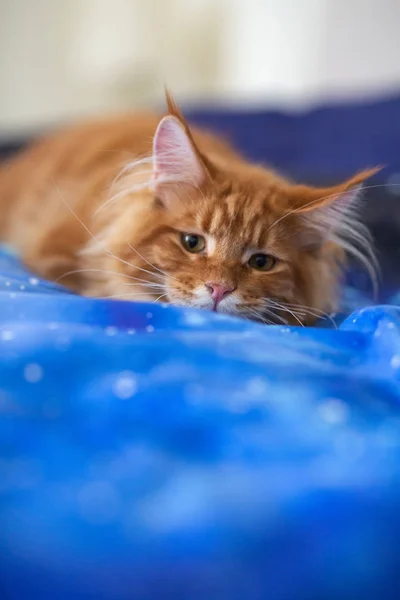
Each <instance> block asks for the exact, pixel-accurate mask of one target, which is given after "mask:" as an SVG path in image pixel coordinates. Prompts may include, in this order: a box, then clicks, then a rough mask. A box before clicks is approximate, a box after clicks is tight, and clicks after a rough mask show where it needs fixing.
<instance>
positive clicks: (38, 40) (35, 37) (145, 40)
mask: <svg viewBox="0 0 400 600" xmlns="http://www.w3.org/2000/svg"><path fill="white" fill-rule="evenodd" d="M399 30H400V0H346V1H345V0H68V2H66V1H65V0H0V135H3V136H4V135H14V134H18V132H19V131H23V130H25V129H26V128H35V127H37V126H41V125H42V124H45V123H48V122H53V121H58V120H60V119H63V120H65V119H70V118H74V117H75V116H76V115H80V114H86V113H90V114H92V113H95V112H103V111H105V110H113V109H119V108H122V107H127V106H136V105H144V104H149V103H154V102H156V101H157V100H160V99H161V97H162V90H163V85H164V84H165V83H168V85H169V86H170V88H171V89H172V90H173V91H174V93H175V95H176V96H177V97H178V98H179V99H180V100H195V99H199V98H200V99H201V98H203V99H207V100H214V101H219V102H240V103H242V102H246V103H250V104H257V105H263V106H271V105H274V106H275V105H277V104H278V105H280V106H285V107H287V108H297V107H299V106H300V107H303V106H308V105H309V104H313V103H315V102H318V101H319V100H321V99H324V98H329V97H332V96H333V97H335V96H336V97H342V96H348V95H351V96H352V95H357V94H358V95H359V94H361V95H365V94H378V93H384V92H386V91H387V90H400V41H399V39H400V35H399V33H400V31H399Z"/></svg>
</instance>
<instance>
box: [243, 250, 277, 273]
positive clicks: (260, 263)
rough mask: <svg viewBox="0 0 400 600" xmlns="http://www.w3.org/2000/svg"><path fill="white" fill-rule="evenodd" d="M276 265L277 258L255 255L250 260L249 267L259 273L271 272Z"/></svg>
mask: <svg viewBox="0 0 400 600" xmlns="http://www.w3.org/2000/svg"><path fill="white" fill-rule="evenodd" d="M275 264H276V258H274V257H273V256H271V255H270V254H253V256H251V257H250V258H249V261H248V265H249V267H251V268H252V269H256V270H257V271H270V270H271V269H272V268H273V267H274V266H275Z"/></svg>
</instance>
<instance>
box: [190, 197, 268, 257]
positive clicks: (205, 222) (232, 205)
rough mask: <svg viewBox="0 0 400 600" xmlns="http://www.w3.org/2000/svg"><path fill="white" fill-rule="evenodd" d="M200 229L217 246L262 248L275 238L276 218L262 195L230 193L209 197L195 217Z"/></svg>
mask: <svg viewBox="0 0 400 600" xmlns="http://www.w3.org/2000/svg"><path fill="white" fill-rule="evenodd" d="M195 219H196V225H197V227H199V229H200V230H201V231H202V232H204V233H205V234H207V235H208V236H210V237H212V238H213V239H214V240H215V241H216V243H218V242H220V243H221V242H226V241H229V242H231V243H234V244H235V245H241V246H254V247H263V246H264V245H266V244H267V242H268V241H269V240H271V238H273V237H275V236H274V231H273V229H274V227H273V226H274V222H276V221H277V219H278V215H277V213H276V212H275V211H274V210H273V209H272V208H271V206H270V204H269V202H268V198H266V197H265V195H261V194H258V195H257V194H254V195H250V194H230V195H226V196H225V197H223V198H217V199H213V198H210V199H209V201H208V202H204V203H203V205H202V206H201V207H199V210H198V212H197V213H196V215H195Z"/></svg>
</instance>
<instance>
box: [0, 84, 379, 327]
mask: <svg viewBox="0 0 400 600" xmlns="http://www.w3.org/2000/svg"><path fill="white" fill-rule="evenodd" d="M167 104H168V112H167V115H166V116H164V117H163V118H161V119H160V118H159V117H157V116H156V115H153V114H131V115H127V116H122V117H119V118H110V119H108V120H104V121H101V122H93V123H88V124H84V125H79V126H76V127H72V128H70V129H67V130H65V131H62V132H60V133H56V134H55V135H52V136H50V137H48V138H47V139H44V140H42V141H40V142H38V143H36V144H34V145H32V146H31V147H30V148H28V149H27V150H25V151H23V152H21V153H20V154H19V155H18V156H16V157H15V158H14V159H12V160H11V161H10V162H9V163H8V164H5V165H4V166H3V167H2V169H1V170H0V202H1V219H0V237H1V239H2V240H3V242H5V243H8V244H10V245H12V246H13V247H14V248H15V249H16V250H17V251H18V252H19V254H20V256H21V258H22V260H23V261H24V262H25V263H26V264H27V265H28V266H29V267H30V268H31V269H32V270H33V271H35V272H36V273H37V274H38V275H40V276H42V277H44V278H48V279H51V280H55V281H60V282H61V283H63V284H65V285H67V286H68V287H70V288H71V289H72V290H74V291H76V292H78V293H80V294H84V295H88V296H96V297H103V298H104V297H109V298H119V299H125V300H136V301H151V302H153V301H162V302H169V303H172V304H179V305H185V306H192V307H198V308H203V309H208V310H214V311H218V312H222V313H229V314H233V315H237V316H242V317H245V318H249V319H254V320H257V321H260V322H264V323H290V324H299V323H300V324H310V323H312V322H313V321H314V320H315V319H316V317H317V316H318V315H320V314H322V313H326V312H330V311H332V310H334V309H335V307H336V303H337V298H338V292H339V288H340V282H341V275H342V271H343V268H344V266H345V256H346V253H347V252H350V253H353V254H354V255H355V256H357V257H358V258H360V259H361V260H363V261H364V264H365V266H366V267H367V268H368V267H369V266H370V265H372V264H373V253H372V250H371V246H370V240H369V238H368V234H367V232H366V230H365V228H364V227H363V226H362V225H361V224H360V223H359V222H358V220H357V213H356V211H355V207H356V204H357V198H358V196H359V189H360V184H361V183H362V182H363V181H364V180H365V179H366V178H368V177H370V176H371V175H373V174H374V173H375V171H376V170H375V169H372V170H366V171H363V172H361V173H359V174H357V175H355V176H354V177H352V178H351V179H349V180H348V181H345V182H344V183H340V184H339V185H337V186H334V187H330V188H324V189H318V188H314V187H309V186H305V185H298V184H294V183H291V182H290V181H288V180H286V179H284V178H282V177H280V176H278V175H276V174H275V173H273V172H271V171H270V170H268V169H266V168H264V167H261V166H256V165H253V164H250V163H249V162H247V161H246V160H245V159H244V158H242V157H241V156H240V154H239V153H237V152H236V150H234V149H233V148H231V147H230V146H229V145H228V144H226V143H225V142H224V141H222V140H221V139H219V138H218V137H217V136H215V135H211V134H208V133H206V132H203V131H201V130H199V129H196V128H193V129H191V128H189V126H188V124H187V123H186V121H185V120H184V118H183V116H182V114H181V112H180V111H179V109H178V108H177V106H176V104H175V103H174V102H173V100H172V99H171V97H170V96H169V95H168V94H167ZM265 133H267V132H265Z"/></svg>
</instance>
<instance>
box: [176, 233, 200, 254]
mask: <svg viewBox="0 0 400 600" xmlns="http://www.w3.org/2000/svg"><path fill="white" fill-rule="evenodd" d="M181 242H182V246H183V247H184V248H185V250H187V251H188V252H192V253H193V254H197V253H198V252H202V251H203V250H204V248H205V247H206V240H205V239H204V237H203V236H202V235H196V234H195V233H181Z"/></svg>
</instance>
